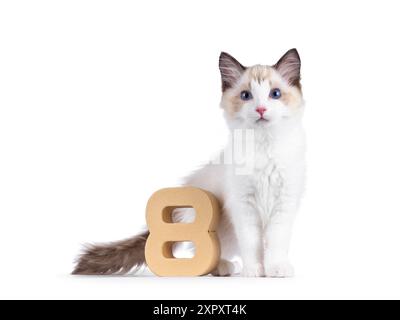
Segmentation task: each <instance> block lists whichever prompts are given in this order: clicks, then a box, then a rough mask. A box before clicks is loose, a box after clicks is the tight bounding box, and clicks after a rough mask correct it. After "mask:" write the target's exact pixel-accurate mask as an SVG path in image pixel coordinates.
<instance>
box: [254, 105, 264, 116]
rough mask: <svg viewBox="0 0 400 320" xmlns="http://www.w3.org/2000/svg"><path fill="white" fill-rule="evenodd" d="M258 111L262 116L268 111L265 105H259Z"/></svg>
mask: <svg viewBox="0 0 400 320" xmlns="http://www.w3.org/2000/svg"><path fill="white" fill-rule="evenodd" d="M256 111H257V112H258V113H259V114H260V116H261V117H262V116H263V115H264V112H265V111H267V108H266V107H264V106H259V107H257V109H256Z"/></svg>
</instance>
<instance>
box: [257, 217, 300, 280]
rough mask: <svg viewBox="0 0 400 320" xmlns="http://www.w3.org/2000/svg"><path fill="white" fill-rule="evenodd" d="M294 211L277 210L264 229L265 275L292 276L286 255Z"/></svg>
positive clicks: (291, 269)
mask: <svg viewBox="0 0 400 320" xmlns="http://www.w3.org/2000/svg"><path fill="white" fill-rule="evenodd" d="M294 216H295V215H294V212H292V211H289V212H279V213H277V214H276V215H275V216H273V217H272V218H271V219H270V221H269V222H268V224H267V227H266V229H265V235H264V240H265V253H264V268H265V275H266V276H267V277H273V278H286V277H293V276H294V269H293V266H292V265H291V263H290V261H289V257H288V253H289V245H290V239H291V234H292V225H293V220H294Z"/></svg>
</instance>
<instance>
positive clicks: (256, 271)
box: [241, 263, 265, 278]
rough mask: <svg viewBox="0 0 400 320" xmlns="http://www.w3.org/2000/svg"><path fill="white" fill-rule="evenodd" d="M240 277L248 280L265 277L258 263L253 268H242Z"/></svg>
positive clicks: (261, 266)
mask: <svg viewBox="0 0 400 320" xmlns="http://www.w3.org/2000/svg"><path fill="white" fill-rule="evenodd" d="M241 276H242V277H248V278H251V277H253V278H257V277H265V273H264V267H263V265H262V264H260V263H257V264H255V265H253V266H246V267H244V268H243V270H242V273H241Z"/></svg>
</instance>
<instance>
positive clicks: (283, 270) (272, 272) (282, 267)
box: [265, 261, 294, 278]
mask: <svg viewBox="0 0 400 320" xmlns="http://www.w3.org/2000/svg"><path fill="white" fill-rule="evenodd" d="M265 275H266V276H267V277H269V278H291V277H293V276H294V268H293V266H292V265H291V263H290V262H289V261H284V262H279V263H267V264H266V266H265Z"/></svg>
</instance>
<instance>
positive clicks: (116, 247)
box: [72, 231, 149, 275]
mask: <svg viewBox="0 0 400 320" xmlns="http://www.w3.org/2000/svg"><path fill="white" fill-rule="evenodd" d="M148 236H149V232H148V231H146V232H144V233H141V234H139V235H137V236H134V237H132V238H129V239H126V240H122V241H118V242H113V243H110V244H103V245H87V246H86V248H85V250H84V252H83V253H82V254H81V255H80V256H79V257H78V259H77V264H76V267H75V270H74V271H73V272H72V274H83V275H96V274H102V275H107V274H113V273H118V274H125V273H128V272H129V271H130V270H132V269H133V268H136V269H138V268H140V267H141V266H143V265H144V264H145V263H146V262H145V257H144V247H145V245H146V240H147V238H148Z"/></svg>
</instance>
